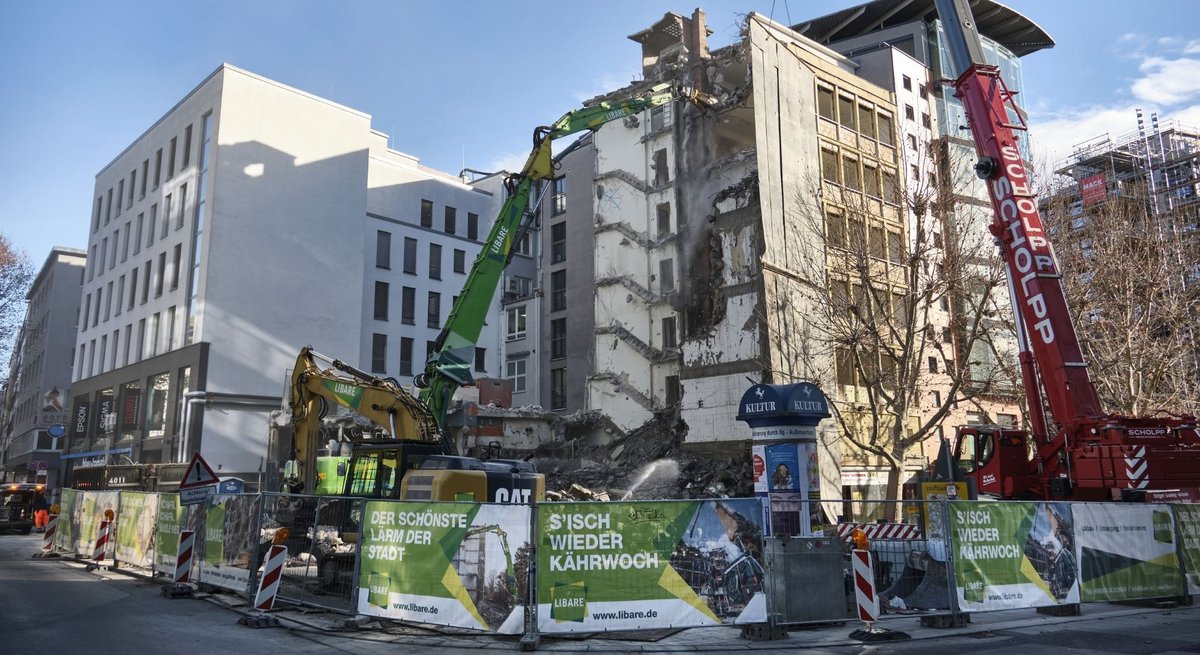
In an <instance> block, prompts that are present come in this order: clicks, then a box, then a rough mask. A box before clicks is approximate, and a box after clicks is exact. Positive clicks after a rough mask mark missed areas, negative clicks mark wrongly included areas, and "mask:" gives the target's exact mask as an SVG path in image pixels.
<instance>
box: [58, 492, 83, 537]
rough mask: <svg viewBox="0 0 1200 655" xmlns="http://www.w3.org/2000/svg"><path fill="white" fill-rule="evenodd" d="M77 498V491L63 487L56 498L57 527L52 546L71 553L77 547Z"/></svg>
mask: <svg viewBox="0 0 1200 655" xmlns="http://www.w3.org/2000/svg"><path fill="white" fill-rule="evenodd" d="M78 498H79V492H78V491H75V490H74V489H63V490H62V496H61V497H60V498H59V499H58V528H56V529H55V532H54V546H55V547H56V548H58V549H60V550H65V551H67V552H71V553H73V552H75V551H76V549H77V548H78V547H79V544H78V541H79V522H78V521H76V520H75V505H76V501H77V499H78Z"/></svg>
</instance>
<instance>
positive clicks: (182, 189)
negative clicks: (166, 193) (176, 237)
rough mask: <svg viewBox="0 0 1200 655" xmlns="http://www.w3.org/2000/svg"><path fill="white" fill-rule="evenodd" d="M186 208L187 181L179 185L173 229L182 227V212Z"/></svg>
mask: <svg viewBox="0 0 1200 655" xmlns="http://www.w3.org/2000/svg"><path fill="white" fill-rule="evenodd" d="M186 208H187V182H184V183H183V184H180V185H179V215H177V216H176V217H175V229H176V230H181V229H183V212H184V210H185V209H186Z"/></svg>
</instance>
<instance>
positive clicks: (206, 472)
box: [179, 453, 220, 489]
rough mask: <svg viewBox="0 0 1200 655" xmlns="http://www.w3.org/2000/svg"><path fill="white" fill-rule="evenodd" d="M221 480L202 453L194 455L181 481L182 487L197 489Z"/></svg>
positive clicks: (180, 486)
mask: <svg viewBox="0 0 1200 655" xmlns="http://www.w3.org/2000/svg"><path fill="white" fill-rule="evenodd" d="M219 481H220V480H218V479H217V474H216V473H213V470H212V467H210V466H209V465H208V462H206V461H204V458H203V457H201V456H200V453H195V454H193V455H192V461H191V463H190V464H188V468H187V473H184V474H183V480H181V481H180V482H179V488H180V489H195V488H196V487H203V486H205V485H210V484H216V483H217V482H219Z"/></svg>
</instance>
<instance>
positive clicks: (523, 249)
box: [513, 231, 533, 257]
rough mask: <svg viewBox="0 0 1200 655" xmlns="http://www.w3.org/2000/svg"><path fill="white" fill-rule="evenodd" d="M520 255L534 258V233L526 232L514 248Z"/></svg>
mask: <svg viewBox="0 0 1200 655" xmlns="http://www.w3.org/2000/svg"><path fill="white" fill-rule="evenodd" d="M513 249H514V250H516V252H517V254H518V255H525V256H526V257H532V256H533V232H528V231H527V232H525V234H523V235H521V240H520V241H518V242H517V243H516V245H515V246H514V248H513Z"/></svg>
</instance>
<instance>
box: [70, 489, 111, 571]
mask: <svg viewBox="0 0 1200 655" xmlns="http://www.w3.org/2000/svg"><path fill="white" fill-rule="evenodd" d="M120 502H121V498H120V493H119V492H116V491H85V492H82V493H80V494H79V495H77V496H76V497H75V507H74V517H75V518H74V520H75V521H76V522H77V525H78V526H79V534H78V539H77V541H76V549H75V554H76V556H78V557H82V558H84V559H91V557H92V548H94V547H95V545H96V537H97V536H98V534H99V529H100V521H102V520H105V519H104V513H105V512H108V511H111V512H112V513H113V516H114V518H115V516H116V513H117V509H118V507H119V505H120Z"/></svg>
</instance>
